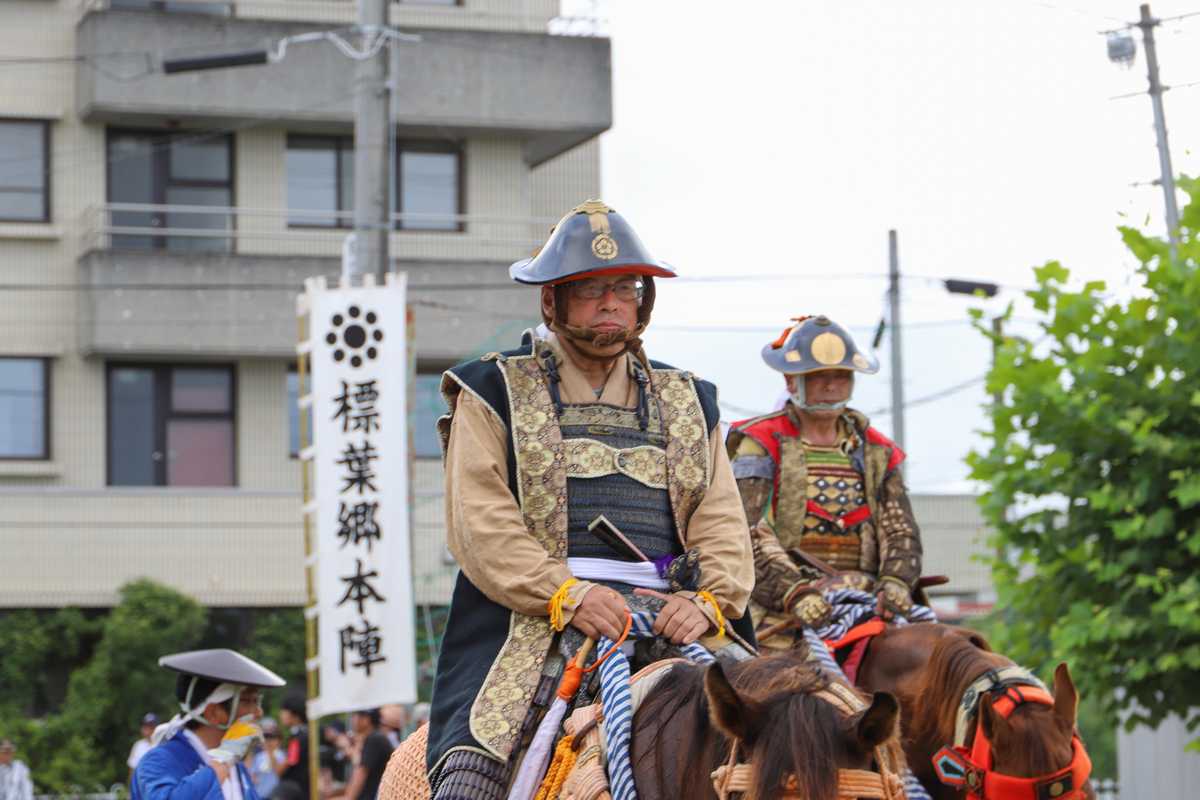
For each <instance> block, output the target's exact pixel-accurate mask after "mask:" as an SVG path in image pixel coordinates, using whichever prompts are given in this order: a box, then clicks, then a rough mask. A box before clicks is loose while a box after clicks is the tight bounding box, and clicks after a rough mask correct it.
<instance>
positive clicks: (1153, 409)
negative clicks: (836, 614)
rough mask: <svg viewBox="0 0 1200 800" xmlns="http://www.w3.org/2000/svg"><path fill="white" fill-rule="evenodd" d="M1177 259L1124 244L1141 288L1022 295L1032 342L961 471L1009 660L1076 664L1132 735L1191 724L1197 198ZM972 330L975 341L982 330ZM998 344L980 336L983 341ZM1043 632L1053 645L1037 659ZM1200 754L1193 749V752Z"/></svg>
mask: <svg viewBox="0 0 1200 800" xmlns="http://www.w3.org/2000/svg"><path fill="white" fill-rule="evenodd" d="M1180 187H1181V188H1182V189H1184V190H1185V191H1186V192H1187V193H1188V194H1189V195H1190V196H1191V202H1190V203H1189V204H1188V206H1187V207H1186V208H1185V209H1184V211H1183V215H1182V220H1181V223H1182V224H1181V228H1182V230H1181V239H1182V241H1181V242H1180V244H1179V248H1178V253H1177V256H1176V257H1175V258H1171V257H1170V255H1169V251H1168V246H1167V243H1166V242H1165V241H1163V240H1161V239H1156V238H1153V237H1150V236H1147V235H1145V234H1144V233H1142V232H1140V231H1138V230H1135V229H1134V228H1131V227H1123V228H1121V235H1122V237H1123V239H1124V241H1125V244H1126V245H1127V247H1128V248H1129V250H1130V251H1131V252H1132V254H1133V255H1134V256H1135V257H1136V258H1137V260H1138V262H1139V263H1140V266H1139V267H1138V269H1137V274H1138V277H1139V278H1140V280H1141V283H1142V286H1141V287H1140V288H1139V289H1138V290H1136V291H1135V292H1134V293H1133V296H1132V298H1131V299H1128V300H1125V301H1121V302H1117V301H1114V300H1113V299H1112V298H1111V297H1109V296H1108V295H1106V294H1105V287H1104V285H1103V284H1102V283H1099V282H1092V283H1087V284H1085V285H1084V286H1083V287H1082V288H1081V289H1079V290H1072V289H1069V288H1068V287H1067V285H1066V284H1067V280H1068V272H1067V270H1066V269H1065V268H1064V267H1063V266H1062V265H1060V264H1058V263H1057V262H1049V263H1047V264H1045V265H1044V266H1042V267H1040V268H1037V269H1035V270H1034V272H1035V275H1036V278H1037V283H1038V287H1037V289H1035V290H1033V291H1031V292H1029V297H1030V298H1031V299H1032V301H1033V303H1034V306H1035V307H1036V308H1037V310H1038V311H1040V312H1042V313H1043V314H1044V315H1045V321H1044V322H1043V323H1042V324H1041V327H1042V330H1043V332H1044V334H1045V335H1044V336H1043V337H1042V338H1041V339H1039V340H1038V341H1037V342H1034V341H1028V340H1024V339H1018V338H1011V339H1003V340H1002V341H1000V342H998V343H997V345H998V347H997V354H996V359H995V364H994V365H993V368H992V370H991V372H990V373H989V375H988V386H987V388H988V391H989V392H992V393H996V392H1002V393H1003V400H1002V402H1001V403H1000V404H999V405H998V406H997V407H995V408H993V427H992V430H991V431H990V439H991V441H990V447H988V449H986V450H983V451H979V452H974V453H972V454H971V455H970V456H969V463H970V465H971V467H972V477H974V478H976V479H979V480H981V481H983V482H984V483H986V484H987V485H988V486H989V490H988V491H987V492H986V493H985V494H984V496H983V497H982V499H981V503H982V506H983V509H984V513H985V515H986V516H987V518H988V521H989V522H990V524H991V526H992V528H993V529H994V530H995V531H996V535H995V544H996V546H997V553H998V555H997V556H996V557H995V558H994V560H993V563H992V567H993V575H994V578H995V582H996V588H997V593H998V595H999V605H1000V606H1001V608H1003V609H1005V611H1006V620H1007V621H1008V623H1009V624H1008V625H1006V626H1004V627H1002V628H1000V629H999V630H998V631H997V632H996V634H997V638H998V640H999V641H998V644H999V645H1001V646H1002V647H1003V648H1004V650H1005V651H1006V652H1009V654H1010V655H1014V656H1016V657H1018V658H1020V659H1021V660H1024V661H1026V662H1027V663H1031V664H1037V665H1039V666H1044V665H1045V663H1046V662H1048V661H1049V660H1050V656H1051V653H1053V654H1055V655H1057V656H1059V657H1062V658H1065V659H1067V660H1069V662H1070V664H1071V668H1072V673H1073V674H1074V675H1075V676H1076V678H1077V681H1078V683H1079V685H1080V688H1081V691H1082V692H1083V693H1084V695H1085V696H1090V697H1092V698H1094V699H1098V700H1100V701H1101V702H1102V703H1103V704H1104V706H1105V709H1106V712H1107V713H1108V714H1113V715H1115V713H1116V712H1118V711H1123V712H1124V713H1125V714H1126V715H1127V719H1128V723H1127V724H1128V725H1129V726H1130V727H1133V726H1134V725H1136V724H1138V723H1146V724H1150V725H1157V724H1158V722H1160V721H1161V720H1162V719H1163V718H1164V716H1166V715H1167V714H1170V713H1179V714H1182V715H1183V716H1184V717H1185V718H1186V719H1187V720H1188V723H1189V726H1190V728H1191V729H1192V730H1195V727H1196V726H1197V725H1200V680H1197V675H1198V674H1200V315H1198V314H1197V313H1196V309H1197V308H1200V271H1198V265H1200V239H1198V238H1197V235H1196V232H1197V231H1200V185H1198V184H1197V182H1196V181H1194V180H1187V179H1185V180H1181V181H1180ZM981 330H982V328H981ZM984 333H985V334H987V335H989V336H990V335H991V334H990V331H984ZM1047 634H1048V638H1049V642H1050V644H1051V647H1050V648H1049V650H1047V648H1045V647H1043V646H1040V645H1039V642H1043V641H1045V637H1046V636H1047ZM1197 744H1200V740H1197V741H1194V742H1193V743H1192V746H1193V747H1194V746H1196V745H1197Z"/></svg>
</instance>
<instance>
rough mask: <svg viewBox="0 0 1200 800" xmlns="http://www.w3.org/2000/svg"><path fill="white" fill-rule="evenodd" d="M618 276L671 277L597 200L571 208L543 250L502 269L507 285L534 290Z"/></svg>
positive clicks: (669, 270)
mask: <svg viewBox="0 0 1200 800" xmlns="http://www.w3.org/2000/svg"><path fill="white" fill-rule="evenodd" d="M620 273H633V274H636V275H645V276H647V277H652V278H674V277H675V270H674V268H673V267H671V266H670V265H669V264H666V263H665V262H662V261H659V260H658V259H656V258H655V257H654V256H652V255H650V251H649V250H647V249H646V246H645V245H644V244H642V241H641V239H639V238H638V236H637V234H636V233H634V231H633V228H632V227H631V226H630V225H629V223H628V222H626V221H625V218H624V217H622V216H621V215H620V214H618V213H617V212H616V211H613V210H612V209H611V208H609V207H608V206H607V205H605V204H604V203H603V202H602V201H600V200H588V201H587V202H586V203H583V204H581V205H578V206H576V207H575V208H573V209H572V210H571V211H570V213H568V214H567V215H566V216H564V217H563V218H562V219H561V220H559V221H558V224H557V225H555V226H554V228H553V230H551V231H550V238H549V239H547V240H546V244H545V245H543V246H542V247H541V248H540V249H539V250H538V251H537V252H535V253H534V254H533V256H532V257H530V258H524V259H521V260H520V261H518V262H516V263H515V264H513V265H512V266H511V267H509V268H508V274H509V275H510V276H511V277H512V279H513V280H515V281H517V282H518V283H527V284H532V285H534V286H540V285H543V284H553V283H561V282H563V281H566V280H576V279H578V278H582V277H584V276H588V275H605V274H620Z"/></svg>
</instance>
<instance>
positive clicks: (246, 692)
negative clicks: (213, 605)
mask: <svg viewBox="0 0 1200 800" xmlns="http://www.w3.org/2000/svg"><path fill="white" fill-rule="evenodd" d="M158 664H159V666H161V667H166V668H167V669H169V670H172V671H174V672H177V673H178V678H177V679H176V682H175V698H176V700H178V702H179V709H180V710H179V713H178V714H176V715H175V716H174V717H173V718H172V719H171V720H170V721H169V722H165V723H163V724H162V725H159V726H158V728H156V729H155V731H154V733H153V735H152V736H151V737H150V742H151V747H150V750H149V751H147V753H146V755H144V756H142V759H141V761H139V762H138V765H137V768H136V769H134V771H133V780H132V782H131V787H130V788H131V791H130V798H131V800H259V797H258V793H257V792H256V791H255V789H254V782H253V781H252V780H251V778H250V773H249V772H248V771H247V770H246V767H245V766H244V765H243V763H242V762H243V761H244V760H245V757H246V753H247V751H248V750H249V748H250V746H251V745H252V744H253V743H254V742H255V741H258V740H261V738H262V731H261V730H260V729H259V727H258V720H259V719H261V718H262V713H263V711H262V693H263V690H264V689H269V688H276V687H279V686H283V685H284V680H283V678H281V677H279V676H278V675H276V674H275V673H274V672H271V670H269V669H267V668H266V667H264V666H262V665H261V664H259V663H257V662H255V661H251V660H250V659H249V658H246V657H245V656H244V655H242V654H241V653H235V652H234V651H232V650H194V651H191V652H187V653H175V654H174V655H169V656H163V657H162V658H160V659H159V660H158Z"/></svg>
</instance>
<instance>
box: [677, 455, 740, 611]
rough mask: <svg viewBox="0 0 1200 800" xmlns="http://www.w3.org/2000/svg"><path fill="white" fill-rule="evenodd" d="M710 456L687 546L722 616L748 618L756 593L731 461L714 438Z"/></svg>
mask: <svg viewBox="0 0 1200 800" xmlns="http://www.w3.org/2000/svg"><path fill="white" fill-rule="evenodd" d="M710 455H711V458H712V475H711V477H710V479H709V484H708V491H707V492H705V493H704V499H703V500H701V501H700V505H698V506H697V507H696V510H695V512H693V514H692V518H691V520H690V521H689V522H688V538H687V546H688V547H689V548H695V549H696V550H697V551H698V552H699V553H700V572H701V580H702V581H703V582H704V587H703V588H704V589H707V590H708V591H710V592H712V594H713V596H714V597H716V598H717V602H718V603H720V604H721V613H723V614H724V615H725V616H727V617H731V618H734V619H736V618H737V617H740V616H742V614H744V613H745V612H746V603H747V602H748V601H749V599H750V590H751V589H752V588H753V587H754V558H753V556H752V554H751V551H750V531H749V526H748V525H747V524H746V512H745V511H743V510H742V499H741V496H740V495H739V494H738V490H737V484H736V483H735V482H734V480H733V469H731V468H730V466H729V456H728V454H727V453H726V452H725V444H724V443H723V442H722V441H721V438H720V437H719V436H713V437H712V441H711V443H710Z"/></svg>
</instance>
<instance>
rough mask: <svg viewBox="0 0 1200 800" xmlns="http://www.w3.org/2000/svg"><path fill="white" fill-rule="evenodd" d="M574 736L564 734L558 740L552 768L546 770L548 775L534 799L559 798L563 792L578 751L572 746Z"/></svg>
mask: <svg viewBox="0 0 1200 800" xmlns="http://www.w3.org/2000/svg"><path fill="white" fill-rule="evenodd" d="M574 738H575V737H573V736H563V737H562V738H561V739H559V740H558V746H557V747H555V748H554V760H553V761H551V762H550V768H549V769H548V770H546V777H545V778H544V779H543V780H542V785H541V786H540V787H538V791H537V794H536V795H534V797H533V800H558V797H559V796H560V795H561V794H562V788H563V784H564V783H566V781H567V776H568V775H570V774H571V770H572V769H574V768H575V758H576V753H575V748H573V747H572V746H571V745H572V744H573V743H574V741H573V740H574Z"/></svg>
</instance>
